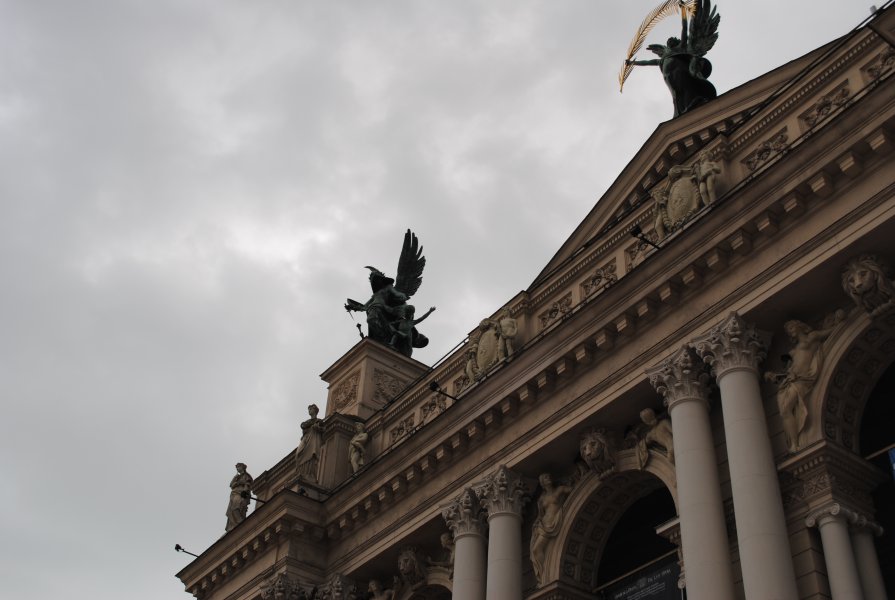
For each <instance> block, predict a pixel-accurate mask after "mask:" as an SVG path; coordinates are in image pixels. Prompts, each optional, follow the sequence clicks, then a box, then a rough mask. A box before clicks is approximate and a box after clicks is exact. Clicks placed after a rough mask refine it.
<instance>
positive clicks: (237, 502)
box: [224, 463, 254, 531]
mask: <svg viewBox="0 0 895 600" xmlns="http://www.w3.org/2000/svg"><path fill="white" fill-rule="evenodd" d="M253 482H254V480H253V479H252V476H251V475H249V474H248V473H246V465H245V463H236V475H234V476H233V479H231V480H230V503H229V504H228V505H227V525H226V527H225V528H224V530H225V531H230V530H231V529H233V528H234V527H236V526H237V525H239V524H240V523H242V522H243V521H245V519H246V513H248V510H249V494H250V493H251V492H252V483H253Z"/></svg>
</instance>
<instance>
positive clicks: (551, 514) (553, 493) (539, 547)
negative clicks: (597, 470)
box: [529, 473, 572, 587]
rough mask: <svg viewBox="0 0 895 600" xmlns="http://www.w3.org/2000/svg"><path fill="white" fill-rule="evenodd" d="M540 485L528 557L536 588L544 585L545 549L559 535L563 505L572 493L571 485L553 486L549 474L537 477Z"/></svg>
mask: <svg viewBox="0 0 895 600" xmlns="http://www.w3.org/2000/svg"><path fill="white" fill-rule="evenodd" d="M538 482H539V483H540V484H541V495H540V496H538V516H537V518H536V519H535V522H534V525H532V527H531V545H530V547H529V555H530V557H531V566H532V570H533V571H534V574H535V579H536V580H537V582H538V587H540V586H542V585H544V584H545V583H546V581H544V575H545V573H544V567H545V562H546V559H547V547H548V546H549V545H550V542H551V541H552V540H553V538H555V537H556V535H557V533H559V526H560V525H561V524H562V518H563V504H564V503H565V501H566V498H567V497H568V496H569V494H570V493H571V491H572V486H571V485H563V484H561V485H554V483H553V477H552V476H551V475H550V474H549V473H542V474H541V476H540V477H538Z"/></svg>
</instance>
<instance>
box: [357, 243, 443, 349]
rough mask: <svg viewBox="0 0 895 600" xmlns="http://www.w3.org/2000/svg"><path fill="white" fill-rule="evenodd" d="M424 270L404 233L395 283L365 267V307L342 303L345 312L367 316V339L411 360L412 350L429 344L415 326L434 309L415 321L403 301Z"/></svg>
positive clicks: (415, 248) (417, 251)
mask: <svg viewBox="0 0 895 600" xmlns="http://www.w3.org/2000/svg"><path fill="white" fill-rule="evenodd" d="M425 266H426V257H425V256H423V247H422V246H420V244H419V240H418V239H417V237H416V235H415V234H414V233H413V232H412V231H410V230H409V229H408V230H407V232H406V233H405V234H404V245H403V246H402V248H401V257H400V258H399V259H398V271H397V275H396V276H395V279H392V278H391V277H388V276H387V275H386V274H385V273H383V272H382V271H380V270H379V269H377V268H376V267H370V266H368V267H367V268H368V269H370V287H371V288H373V295H372V296H371V297H370V299H369V300H367V302H366V303H360V302H358V301H357V300H352V299H351V298H349V299H348V301H347V302H346V303H345V310H347V311H358V312H361V311H363V312H365V313H367V335H368V336H369V337H370V338H371V339H373V340H375V341H377V342H379V343H380V344H385V345H386V346H390V347H391V348H394V349H395V350H397V351H398V352H400V353H401V354H403V355H405V356H411V355H412V354H413V349H414V348H424V347H425V346H426V345H427V344H428V343H429V339H428V338H427V337H426V336H424V335H423V334H421V333H420V332H419V331H417V330H416V325H417V324H418V323H419V322H420V321H422V320H423V319H425V318H426V317H428V316H429V314H431V313H432V311H433V310H435V307H432V308H430V309H429V310H428V311H426V313H425V314H424V315H423V316H421V317H420V318H418V319H415V318H414V313H415V312H416V311H415V308H414V307H413V306H412V305H410V304H407V300H409V299H410V297H411V296H413V295H414V294H415V293H416V291H417V290H418V289H419V288H420V284H421V283H422V282H423V268H424V267H425ZM358 327H359V326H358Z"/></svg>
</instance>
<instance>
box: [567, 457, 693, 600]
mask: <svg viewBox="0 0 895 600" xmlns="http://www.w3.org/2000/svg"><path fill="white" fill-rule="evenodd" d="M584 488H585V489H584V490H582V491H585V493H584V494H582V495H581V496H579V497H578V498H577V499H576V500H575V501H573V502H572V505H571V506H570V507H569V508H570V509H571V510H570V512H569V515H570V516H571V515H574V517H573V518H571V519H570V520H569V522H568V525H567V529H566V530H565V534H564V535H563V538H564V541H563V544H562V546H561V547H560V548H557V550H558V551H559V552H557V553H556V554H555V555H554V556H555V557H556V558H557V559H559V565H558V566H559V567H560V570H559V577H560V580H564V581H566V582H568V583H569V584H572V585H573V586H574V587H575V588H577V589H581V590H588V593H596V594H597V595H596V597H598V598H606V599H613V600H616V599H627V598H629V597H632V598H633V597H638V598H640V597H642V598H649V599H650V600H679V599H680V598H681V593H680V591H679V590H678V588H677V582H678V577H679V574H680V567H679V565H678V554H677V545H676V544H675V543H674V542H672V541H671V539H672V538H673V534H674V533H675V532H676V531H677V528H676V525H675V519H676V516H677V509H676V505H675V502H674V496H673V493H672V490H669V488H668V487H667V486H666V485H665V484H664V483H663V481H662V480H660V479H659V477H657V476H656V475H655V474H653V473H650V472H647V471H642V470H639V469H638V470H628V471H621V472H617V473H615V474H614V475H611V476H609V477H607V478H605V479H603V480H598V479H597V478H596V477H594V478H593V480H590V481H589V482H588V483H587V484H585V486H584ZM663 525H664V526H665V527H663V528H662V529H663V530H664V531H663V533H662V535H661V536H660V535H659V534H658V533H657V528H658V527H660V526H663ZM654 584H655V585H654ZM649 587H652V588H653V589H652V590H650V591H649V592H646V591H645V590H646V589H647V588H649ZM658 588H662V589H663V592H662V594H660V595H655V594H654V595H646V593H653V592H655V591H658ZM638 591H639V592H640V596H637V595H636V593H637V592H638ZM620 594H621V595H620ZM632 594H633V595H632Z"/></svg>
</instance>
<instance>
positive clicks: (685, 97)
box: [619, 0, 721, 117]
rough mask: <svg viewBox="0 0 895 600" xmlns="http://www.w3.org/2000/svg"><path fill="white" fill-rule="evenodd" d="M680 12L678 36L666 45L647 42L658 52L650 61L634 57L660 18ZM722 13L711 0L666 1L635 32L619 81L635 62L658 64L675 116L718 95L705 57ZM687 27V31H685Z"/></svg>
mask: <svg viewBox="0 0 895 600" xmlns="http://www.w3.org/2000/svg"><path fill="white" fill-rule="evenodd" d="M678 9H679V10H680V13H681V37H680V39H678V38H676V37H671V38H668V41H667V42H665V45H664V46H663V45H662V44H650V45H649V46H647V47H646V48H647V50H650V51H651V52H654V53H655V54H658V55H659V58H656V59H652V60H633V57H634V54H635V53H636V52H637V51H638V50H639V49H640V47H641V46H642V45H643V40H644V38H645V37H646V35H647V34H648V33H649V31H650V30H651V29H652V28H653V26H654V25H655V24H656V23H657V22H658V21H660V20H661V19H663V18H665V17H667V16H669V15H671V14H674V12H676V11H677V10H678ZM720 21H721V16H720V15H719V14H718V13H717V11H716V9H715V8H714V7H713V6H712V3H711V0H667V1H666V2H663V3H662V4H661V5H659V6H657V7H656V8H655V9H653V11H652V12H651V13H650V14H648V15H647V17H646V19H644V20H643V23H642V24H641V25H640V29H639V30H638V31H637V35H636V36H635V37H634V40H633V41H632V42H631V46H630V47H629V49H628V58H627V59H626V60H625V64H624V66H623V67H622V72H621V73H620V74H619V84H620V85H621V86H624V84H625V79H627V77H628V75H629V74H630V73H631V71H632V70H633V68H634V66H635V65H658V67H659V68H660V69H661V70H662V76H663V77H664V78H665V84H666V85H667V86H668V89H669V90H670V91H671V98H672V100H674V116H675V117H677V116H679V115H682V114H684V113H685V112H687V111H688V110H690V109H692V108H694V107H696V106H699V105H700V104H703V103H705V102H708V101H709V100H712V99H713V98H716V97H717V96H718V93H717V92H716V91H715V86H713V85H712V84H711V83H710V82H709V81H708V76H709V75H711V73H712V63H710V62H709V61H708V60H707V59H706V58H704V57H705V55H706V53H707V52H708V51H709V50H711V49H712V46H714V45H715V42H716V41H717V39H718V23H719V22H720ZM688 30H689V31H688Z"/></svg>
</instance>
